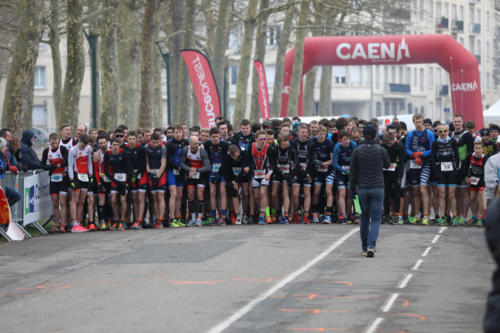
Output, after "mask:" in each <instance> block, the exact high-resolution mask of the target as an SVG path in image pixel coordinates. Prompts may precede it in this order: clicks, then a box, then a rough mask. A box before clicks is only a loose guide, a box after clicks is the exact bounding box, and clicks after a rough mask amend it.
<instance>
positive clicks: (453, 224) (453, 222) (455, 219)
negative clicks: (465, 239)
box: [451, 217, 460, 227]
mask: <svg viewBox="0 0 500 333" xmlns="http://www.w3.org/2000/svg"><path fill="white" fill-rule="evenodd" d="M451 225H452V226H454V227H458V226H459V225H460V220H459V218H458V217H454V218H453V219H452V220H451Z"/></svg>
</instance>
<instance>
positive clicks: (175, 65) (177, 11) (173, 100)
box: [167, 0, 184, 125]
mask: <svg viewBox="0 0 500 333" xmlns="http://www.w3.org/2000/svg"><path fill="white" fill-rule="evenodd" d="M168 14H169V16H170V20H169V24H168V25H167V34H168V36H169V39H168V48H169V50H170V110H171V111H170V112H171V114H170V118H171V121H172V122H173V123H176V122H178V121H179V119H177V113H176V111H177V102H178V101H179V89H178V82H177V78H178V77H179V69H180V60H181V59H180V52H179V51H180V49H181V44H182V34H181V33H180V32H181V30H182V17H183V16H184V6H183V2H182V1H181V0H171V1H169V9H168ZM170 36H171V37H170ZM183 65H184V64H183ZM169 125H173V124H169Z"/></svg>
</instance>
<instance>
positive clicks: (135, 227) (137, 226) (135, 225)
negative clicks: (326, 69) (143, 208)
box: [130, 221, 142, 230]
mask: <svg viewBox="0 0 500 333" xmlns="http://www.w3.org/2000/svg"><path fill="white" fill-rule="evenodd" d="M130 229H132V230H140V229H142V226H141V222H139V221H135V222H134V223H132V225H131V226H130Z"/></svg>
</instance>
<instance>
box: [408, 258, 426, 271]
mask: <svg viewBox="0 0 500 333" xmlns="http://www.w3.org/2000/svg"><path fill="white" fill-rule="evenodd" d="M422 262H424V259H418V260H417V262H416V263H415V266H413V268H412V269H411V270H412V271H416V270H417V269H418V268H419V267H420V265H421V264H422Z"/></svg>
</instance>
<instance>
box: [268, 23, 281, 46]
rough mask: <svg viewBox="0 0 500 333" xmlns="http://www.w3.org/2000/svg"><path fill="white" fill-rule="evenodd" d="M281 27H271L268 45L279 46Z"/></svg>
mask: <svg viewBox="0 0 500 333" xmlns="http://www.w3.org/2000/svg"><path fill="white" fill-rule="evenodd" d="M280 33H281V27H280V26H279V25H273V26H270V27H269V28H268V29H267V45H278V41H279V39H280Z"/></svg>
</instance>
